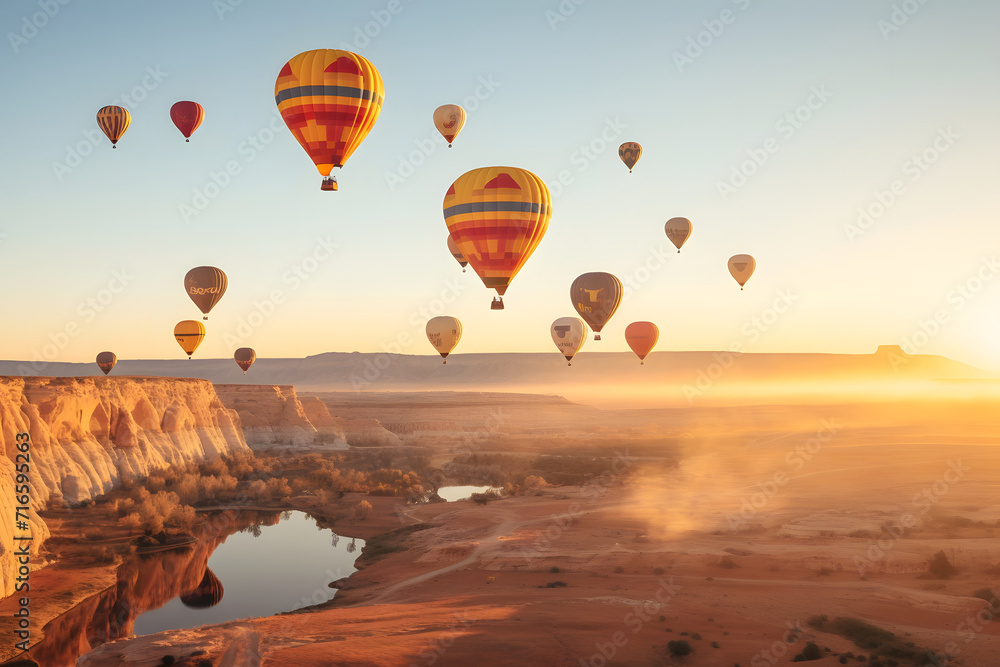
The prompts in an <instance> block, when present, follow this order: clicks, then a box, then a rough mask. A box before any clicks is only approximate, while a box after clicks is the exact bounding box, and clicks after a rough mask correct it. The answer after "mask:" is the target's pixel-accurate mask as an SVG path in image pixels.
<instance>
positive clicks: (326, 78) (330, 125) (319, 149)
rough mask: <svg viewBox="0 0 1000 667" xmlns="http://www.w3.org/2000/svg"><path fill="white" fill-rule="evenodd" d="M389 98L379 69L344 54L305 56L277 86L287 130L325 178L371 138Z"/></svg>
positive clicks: (306, 53) (288, 65)
mask: <svg viewBox="0 0 1000 667" xmlns="http://www.w3.org/2000/svg"><path fill="white" fill-rule="evenodd" d="M384 98H385V87H384V86H383V84H382V75H381V74H379V72H378V70H377V69H375V66H374V65H372V64H371V62H369V61H368V60H367V59H366V58H364V57H363V56H359V55H358V54H356V53H351V52H350V51H341V50H339V49H315V50H312V51H304V52H302V53H300V54H299V55H297V56H295V57H294V58H292V59H291V60H289V61H288V62H287V63H285V66H284V67H282V68H281V71H280V72H279V73H278V79H277V80H276V81H275V83H274V102H275V104H277V105H278V110H279V111H280V112H281V117H282V119H284V121H285V125H287V126H288V129H289V130H290V131H291V133H292V136H294V137H295V140H296V141H298V142H299V144H300V145H301V146H302V148H303V149H304V150H305V152H306V153H307V154H308V155H309V158H310V159H311V160H312V161H313V164H315V165H316V169H317V170H318V171H319V173H320V174H321V175H323V176H325V177H329V175H330V171H331V170H332V169H333V168H334V167H343V166H344V163H346V162H347V160H348V158H350V157H351V154H352V153H354V151H355V149H357V147H358V146H359V145H360V144H361V142H362V141H363V140H364V138H365V137H366V136H368V132H370V131H371V129H372V127H373V126H374V125H375V121H376V120H378V117H379V114H380V113H381V111H382V102H383V100H384ZM326 182H327V181H326V180H324V183H326ZM325 189H328V190H332V189H335V188H333V187H328V188H325Z"/></svg>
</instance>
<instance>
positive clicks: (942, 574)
mask: <svg viewBox="0 0 1000 667" xmlns="http://www.w3.org/2000/svg"><path fill="white" fill-rule="evenodd" d="M927 569H928V571H929V572H930V573H931V576H933V577H935V578H937V579H947V578H948V577H950V576H952V575H955V574H958V569H957V568H956V567H955V566H954V565H952V564H951V563H950V562H949V561H948V557H947V556H946V555H945V553H944V551H939V552H937V553H936V554H934V557H933V558H931V559H930V560H928V561H927Z"/></svg>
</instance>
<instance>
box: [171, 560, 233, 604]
mask: <svg viewBox="0 0 1000 667" xmlns="http://www.w3.org/2000/svg"><path fill="white" fill-rule="evenodd" d="M222 594H223V588H222V582H221V581H219V578H218V577H217V576H215V573H214V572H212V571H211V570H210V569H208V568H207V567H206V568H205V576H204V577H202V578H201V583H200V584H198V586H197V588H195V589H194V590H193V591H189V592H187V593H185V594H184V595H182V596H181V602H182V603H183V604H184V606H185V607H190V608H191V609H208V608H209V607H214V606H215V605H217V604H219V602H221V601H222Z"/></svg>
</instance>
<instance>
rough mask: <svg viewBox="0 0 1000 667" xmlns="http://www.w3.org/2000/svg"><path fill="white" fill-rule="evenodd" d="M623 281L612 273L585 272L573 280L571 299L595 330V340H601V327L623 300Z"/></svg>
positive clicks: (570, 291) (577, 310) (570, 289)
mask: <svg viewBox="0 0 1000 667" xmlns="http://www.w3.org/2000/svg"><path fill="white" fill-rule="evenodd" d="M623 292H624V289H623V288H622V281H620V280H618V278H616V277H615V276H613V275H611V274H610V273H602V272H596V273H585V274H583V275H582V276H580V277H579V278H577V279H576V280H574V281H573V285H572V286H571V287H570V288H569V299H570V301H572V302H573V307H574V308H576V312H578V313H580V317H582V318H583V319H584V320H585V321H586V322H587V324H589V325H590V328H591V329H593V330H594V340H601V329H603V328H604V325H605V324H607V323H608V320H610V319H611V316H612V315H614V314H615V311H616V310H618V306H619V305H620V304H621V302H622V294H623Z"/></svg>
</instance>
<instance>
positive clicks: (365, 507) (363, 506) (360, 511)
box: [354, 500, 372, 521]
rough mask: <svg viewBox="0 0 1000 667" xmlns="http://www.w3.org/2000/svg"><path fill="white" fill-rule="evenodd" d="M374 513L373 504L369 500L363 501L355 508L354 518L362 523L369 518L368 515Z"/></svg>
mask: <svg viewBox="0 0 1000 667" xmlns="http://www.w3.org/2000/svg"><path fill="white" fill-rule="evenodd" d="M371 513H372V504H371V503H370V502H368V501H367V500H362V501H361V502H360V503H358V504H357V505H355V506H354V518H355V519H358V520H360V521H364V520H365V519H367V518H368V515H369V514H371Z"/></svg>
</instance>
